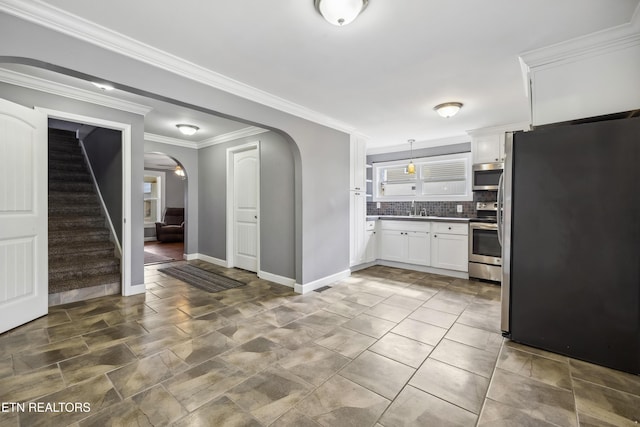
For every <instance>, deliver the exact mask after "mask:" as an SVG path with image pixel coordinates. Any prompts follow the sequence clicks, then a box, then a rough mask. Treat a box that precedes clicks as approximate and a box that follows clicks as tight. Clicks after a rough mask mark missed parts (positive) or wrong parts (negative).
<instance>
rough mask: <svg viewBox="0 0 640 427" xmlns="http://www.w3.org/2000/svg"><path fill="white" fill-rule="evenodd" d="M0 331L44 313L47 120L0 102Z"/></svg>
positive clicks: (45, 289) (43, 116)
mask: <svg viewBox="0 0 640 427" xmlns="http://www.w3.org/2000/svg"><path fill="white" fill-rule="evenodd" d="M0 159H2V167H0V332H4V331H7V330H9V329H12V328H15V327H16V326H20V325H22V324H24V323H27V322H29V321H31V320H33V319H36V318H38V317H40V316H43V315H45V314H47V311H48V280H49V273H48V260H47V240H48V239H47V117H46V115H45V114H44V113H42V112H40V111H35V110H32V109H29V108H26V107H23V106H21V105H17V104H14V103H12V102H9V101H6V100H4V99H0Z"/></svg>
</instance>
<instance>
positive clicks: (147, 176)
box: [143, 152, 188, 265]
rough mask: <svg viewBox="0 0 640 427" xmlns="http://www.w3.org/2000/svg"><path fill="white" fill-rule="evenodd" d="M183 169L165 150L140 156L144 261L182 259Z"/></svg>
mask: <svg viewBox="0 0 640 427" xmlns="http://www.w3.org/2000/svg"><path fill="white" fill-rule="evenodd" d="M187 185H188V181H187V172H186V170H185V168H184V166H183V165H182V164H181V163H180V162H179V161H178V160H176V159H175V158H173V157H171V156H168V155H167V154H165V153H160V152H149V153H145V155H144V182H143V196H144V197H143V213H144V264H145V265H152V264H162V263H166V262H175V261H180V260H183V259H184V253H185V238H186V237H185V236H186V233H185V232H186V228H187V222H186V218H187V216H186V215H185V213H186V206H187Z"/></svg>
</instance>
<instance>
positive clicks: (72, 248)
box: [49, 240, 114, 256]
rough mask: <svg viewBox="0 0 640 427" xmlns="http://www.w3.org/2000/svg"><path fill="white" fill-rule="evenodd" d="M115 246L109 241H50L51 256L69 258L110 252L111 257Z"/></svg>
mask: <svg viewBox="0 0 640 427" xmlns="http://www.w3.org/2000/svg"><path fill="white" fill-rule="evenodd" d="M113 251H114V245H113V243H112V242H110V241H108V240H102V241H97V242H87V241H84V240H82V241H80V242H69V241H68V240H67V241H63V240H60V241H58V242H51V240H49V256H62V255H65V256H69V254H71V255H73V254H82V253H91V252H101V253H104V252H108V253H109V254H110V256H113Z"/></svg>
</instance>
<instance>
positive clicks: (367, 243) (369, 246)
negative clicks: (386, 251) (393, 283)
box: [364, 229, 378, 262]
mask: <svg viewBox="0 0 640 427" xmlns="http://www.w3.org/2000/svg"><path fill="white" fill-rule="evenodd" d="M377 243H378V236H377V232H376V230H375V229H373V230H367V231H365V232H364V247H365V250H364V262H373V261H375V260H376V258H377V256H376V255H377V252H378V251H377V248H378V244H377Z"/></svg>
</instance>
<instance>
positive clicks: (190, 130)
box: [176, 123, 200, 136]
mask: <svg viewBox="0 0 640 427" xmlns="http://www.w3.org/2000/svg"><path fill="white" fill-rule="evenodd" d="M176 127H177V128H178V129H179V130H180V132H182V134H183V135H187V136H191V135H193V134H194V133H196V132H198V130H199V129H200V128H199V127H198V126H194V125H187V124H184V123H180V124H177V125H176Z"/></svg>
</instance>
